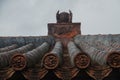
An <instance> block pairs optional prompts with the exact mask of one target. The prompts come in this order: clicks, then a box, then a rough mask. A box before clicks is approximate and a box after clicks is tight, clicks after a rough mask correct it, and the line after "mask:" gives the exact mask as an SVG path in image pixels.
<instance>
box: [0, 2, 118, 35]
mask: <svg viewBox="0 0 120 80" xmlns="http://www.w3.org/2000/svg"><path fill="white" fill-rule="evenodd" d="M69 9H71V11H72V12H73V22H81V23H82V25H81V27H82V34H109V33H111V34H119V33H120V32H119V29H120V27H119V26H120V22H119V21H120V15H119V14H120V1H119V0H76V1H74V0H0V36H19V35H24V36H26V35H31V36H38V35H47V23H55V22H56V17H55V16H56V12H57V10H60V11H67V12H68V10H69Z"/></svg>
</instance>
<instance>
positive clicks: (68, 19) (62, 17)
mask: <svg viewBox="0 0 120 80" xmlns="http://www.w3.org/2000/svg"><path fill="white" fill-rule="evenodd" d="M56 20H57V23H72V12H71V11H70V10H69V13H68V12H61V13H59V10H58V11H57V13H56Z"/></svg>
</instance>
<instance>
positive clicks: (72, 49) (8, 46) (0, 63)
mask: <svg viewBox="0 0 120 80" xmlns="http://www.w3.org/2000/svg"><path fill="white" fill-rule="evenodd" d="M0 44H1V45H0V47H1V48H0V51H1V52H0V69H1V71H2V72H0V74H1V73H2V74H3V73H4V75H1V76H3V77H5V76H9V77H11V76H12V74H13V73H14V72H15V71H21V72H22V73H23V75H24V76H27V77H26V78H29V77H30V76H33V75H31V74H33V73H34V72H31V70H34V69H37V74H42V76H38V77H40V79H42V78H43V77H44V76H45V75H46V74H47V72H48V70H53V71H54V73H55V74H56V76H57V77H59V78H62V76H61V74H62V73H61V71H62V70H63V68H64V67H63V66H64V65H66V62H64V61H65V58H66V59H67V58H69V60H70V64H69V66H70V69H71V75H72V77H75V76H76V75H77V74H78V72H79V71H80V69H85V68H87V71H88V72H87V73H88V74H90V72H91V70H93V69H91V68H92V67H90V66H93V65H94V64H97V65H99V66H102V67H100V68H96V69H100V70H103V69H104V68H105V69H107V68H108V69H109V70H108V72H107V73H110V72H111V68H110V67H114V68H119V67H120V63H119V62H117V61H118V60H120V58H119V56H120V52H119V51H120V35H77V36H75V37H74V38H73V40H71V41H69V42H68V43H67V49H66V48H64V47H63V43H62V42H61V41H59V40H57V41H56V40H55V38H54V37H51V36H46V37H1V38H0ZM66 53H68V54H66ZM113 54H115V57H116V60H115V59H114V57H113ZM108 56H109V57H108ZM112 57H113V58H112ZM111 59H113V61H115V63H112V62H110V61H111ZM68 63H69V61H68ZM75 67H76V68H75ZM72 68H73V69H72ZM4 69H6V70H8V71H6V72H5V70H4ZM54 69H55V70H54ZM61 69H62V70H61ZM11 70H12V71H11ZM10 71H11V73H9V74H7V72H10ZM56 71H57V72H56ZM28 73H30V74H28ZM10 75H11V76H10ZM90 75H91V74H90ZM104 76H107V75H104ZM9 77H7V78H9ZM93 77H94V76H93Z"/></svg>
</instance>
